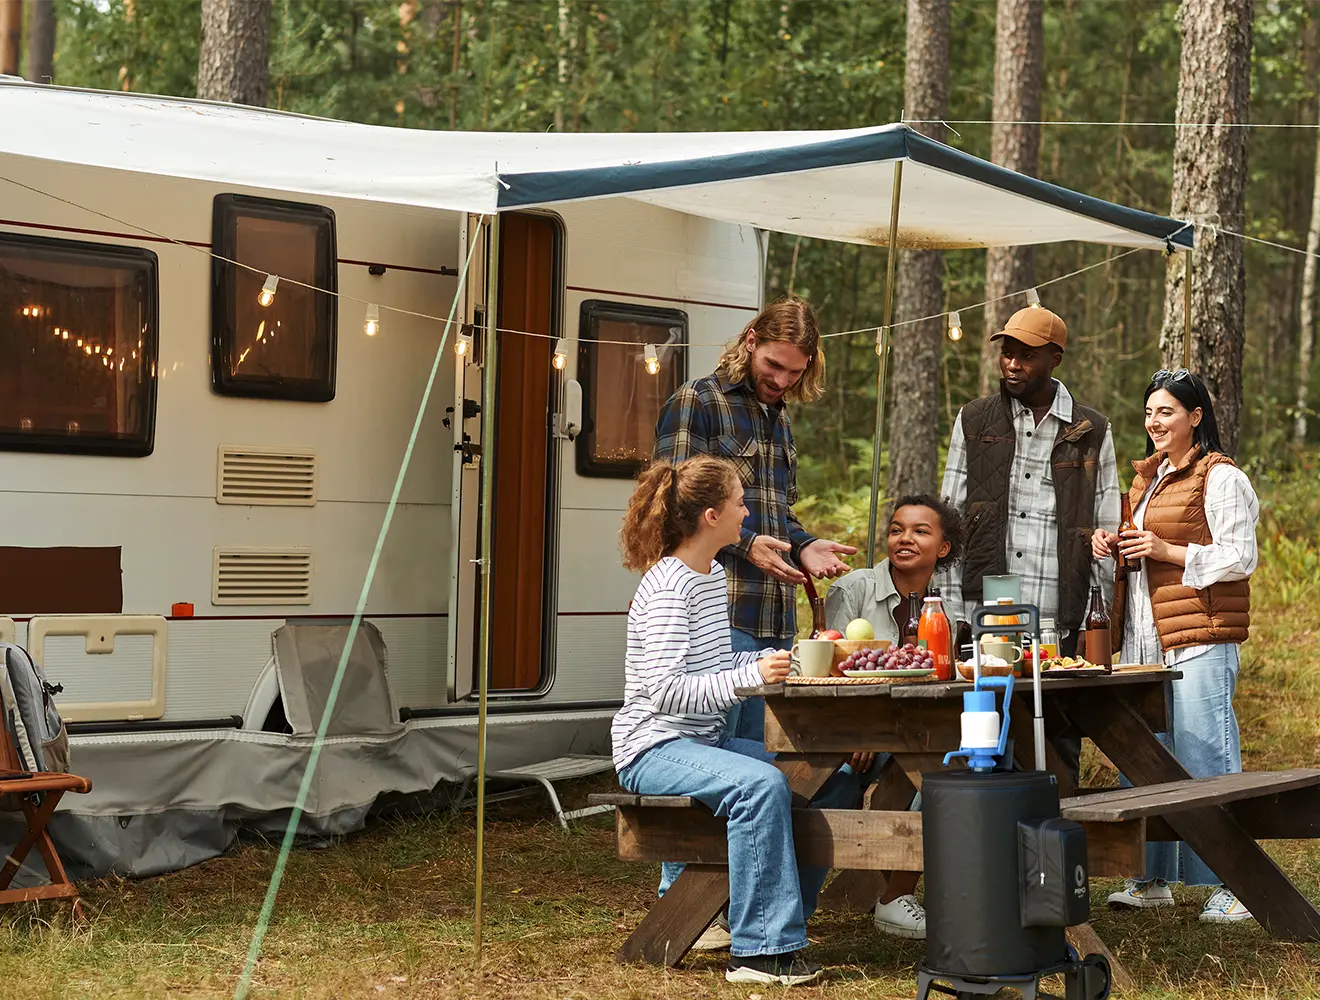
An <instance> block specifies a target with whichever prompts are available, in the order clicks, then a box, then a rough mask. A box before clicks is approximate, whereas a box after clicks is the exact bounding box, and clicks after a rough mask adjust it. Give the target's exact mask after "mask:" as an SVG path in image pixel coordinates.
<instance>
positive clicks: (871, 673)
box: [843, 667, 935, 677]
mask: <svg viewBox="0 0 1320 1000" xmlns="http://www.w3.org/2000/svg"><path fill="white" fill-rule="evenodd" d="M933 673H935V668H934V667H929V668H926V669H921V668H915V667H914V668H911V669H908V670H845V671H843V676H845V677H929V676H931V675H932V674H933Z"/></svg>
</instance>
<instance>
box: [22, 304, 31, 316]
mask: <svg viewBox="0 0 1320 1000" xmlns="http://www.w3.org/2000/svg"><path fill="white" fill-rule="evenodd" d="M23 315H24V316H31V315H32V308H31V307H30V306H24V307H23Z"/></svg>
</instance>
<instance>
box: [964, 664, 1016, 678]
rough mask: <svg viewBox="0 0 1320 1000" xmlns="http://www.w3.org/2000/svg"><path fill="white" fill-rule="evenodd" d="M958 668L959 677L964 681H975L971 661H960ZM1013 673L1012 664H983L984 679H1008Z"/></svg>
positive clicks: (982, 673) (982, 674)
mask: <svg viewBox="0 0 1320 1000" xmlns="http://www.w3.org/2000/svg"><path fill="white" fill-rule="evenodd" d="M957 668H958V676H959V677H961V678H962V679H963V680H965V681H970V680H973V679H974V677H973V673H972V661H971V660H967V661H965V662H964V661H962V660H959V661H958V663H957ZM1011 673H1013V665H1012V664H1011V663H1005V664H1002V665H1001V664H997V663H982V664H981V676H982V677H1007V676H1008V675H1009V674H1011Z"/></svg>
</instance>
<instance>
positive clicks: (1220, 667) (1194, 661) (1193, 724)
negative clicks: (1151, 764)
mask: <svg viewBox="0 0 1320 1000" xmlns="http://www.w3.org/2000/svg"><path fill="white" fill-rule="evenodd" d="M1239 653H1240V647H1239V646H1237V645H1236V644H1235V643H1218V644H1216V645H1213V646H1211V647H1210V648H1209V649H1208V650H1206V651H1205V652H1204V653H1199V654H1197V655H1196V656H1193V657H1192V658H1191V659H1190V660H1183V661H1182V662H1181V663H1179V664H1178V665H1177V669H1178V670H1181V671H1182V673H1183V676H1182V677H1181V678H1180V679H1178V680H1176V681H1170V682H1169V684H1170V686H1171V687H1172V689H1173V732H1172V733H1160V734H1159V739H1160V742H1161V743H1163V744H1164V745H1165V746H1166V747H1168V748H1169V749H1170V750H1172V751H1173V753H1174V755H1175V756H1176V757H1177V758H1178V762H1179V763H1180V764H1182V766H1183V767H1185V768H1187V771H1188V773H1190V774H1191V776H1192V777H1193V778H1212V777H1218V776H1219V775H1221V774H1237V773H1238V772H1239V771H1241V770H1242V751H1241V748H1240V747H1239V745H1238V723H1237V716H1236V715H1235V714H1234V712H1233V693H1234V691H1236V690H1237V676H1238V666H1239V662H1240V661H1239ZM1122 784H1123V785H1124V786H1125V787H1131V784H1130V782H1128V781H1127V779H1126V778H1124V779H1123V781H1122ZM1145 878H1146V879H1155V878H1161V879H1164V880H1165V881H1166V882H1181V883H1183V884H1184V885H1222V884H1223V883H1222V882H1221V881H1220V879H1219V877H1218V876H1217V875H1215V873H1214V872H1213V871H1211V870H1210V866H1209V865H1207V864H1206V863H1205V862H1204V861H1202V860H1201V859H1200V857H1198V856H1197V854H1196V852H1195V851H1193V850H1192V849H1191V848H1190V847H1188V846H1187V845H1186V844H1185V843H1183V842H1182V841H1169V842H1157V843H1152V844H1147V845H1146V874H1145Z"/></svg>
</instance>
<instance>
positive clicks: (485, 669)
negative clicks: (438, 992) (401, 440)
mask: <svg viewBox="0 0 1320 1000" xmlns="http://www.w3.org/2000/svg"><path fill="white" fill-rule="evenodd" d="M499 293H500V216H499V213H498V212H496V213H494V214H492V215H491V217H490V236H489V239H488V240H487V243H486V331H485V337H484V339H485V344H484V345H483V347H484V352H483V353H484V355H485V366H486V371H485V372H484V378H485V386H484V389H483V391H482V394H481V396H482V399H481V562H480V566H481V616H480V617H479V618H478V621H479V622H480V623H481V657H480V663H481V675H480V677H479V679H478V685H477V689H478V691H479V692H480V693H479V696H478V701H477V885H476V896H477V902H476V913H475V918H474V921H473V924H474V930H473V937H474V940H473V946H474V948H475V950H476V954H477V971H478V972H480V971H481V870H482V861H483V856H482V851H483V848H484V846H485V832H486V695H487V692H488V691H489V688H490V589H491V587H490V585H491V569H492V568H493V567H492V565H491V563H492V562H493V559H492V555H493V552H492V549H491V528H492V523H491V522H492V521H493V520H494V511H493V510H492V509H491V508H492V503H491V501H492V499H493V498H494V496H495V376H496V369H497V367H498V363H499V344H498V343H497V342H496V339H495V327H496V325H497V323H496V320H497V318H498V313H499Z"/></svg>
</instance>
